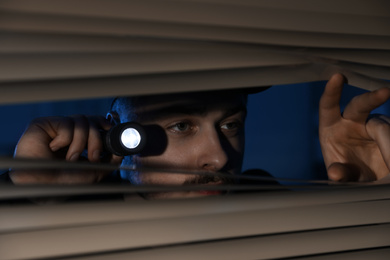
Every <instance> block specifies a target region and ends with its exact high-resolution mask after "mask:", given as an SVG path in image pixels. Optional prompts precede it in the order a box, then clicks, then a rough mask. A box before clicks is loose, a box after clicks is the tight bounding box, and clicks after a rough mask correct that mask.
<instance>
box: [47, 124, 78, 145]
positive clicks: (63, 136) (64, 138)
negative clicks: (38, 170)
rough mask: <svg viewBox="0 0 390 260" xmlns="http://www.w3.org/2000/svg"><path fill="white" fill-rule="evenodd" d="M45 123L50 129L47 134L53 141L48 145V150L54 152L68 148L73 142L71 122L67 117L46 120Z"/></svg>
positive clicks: (72, 125)
mask: <svg viewBox="0 0 390 260" xmlns="http://www.w3.org/2000/svg"><path fill="white" fill-rule="evenodd" d="M47 122H48V123H49V125H50V128H51V129H50V130H49V129H48V130H47V133H48V134H49V136H50V137H51V138H52V139H53V140H52V141H51V142H50V143H49V147H50V149H51V150H52V151H53V152H55V151H58V150H59V149H61V148H63V147H67V146H69V145H70V144H71V142H72V140H73V128H74V122H73V120H72V119H70V118H67V117H61V118H47Z"/></svg>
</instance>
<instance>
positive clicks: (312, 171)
mask: <svg viewBox="0 0 390 260" xmlns="http://www.w3.org/2000/svg"><path fill="white" fill-rule="evenodd" d="M324 86H325V82H314V83H306V84H296V85H283V86H273V87H271V88H270V89H268V90H266V91H263V92H260V93H258V94H253V95H250V96H249V101H248V118H247V123H246V151H245V160H244V166H243V170H246V169H251V168H261V169H264V170H267V171H268V172H270V173H271V174H272V175H274V176H275V177H278V178H299V179H301V178H302V179H324V178H326V172H325V169H324V166H323V161H322V155H321V150H320V146H319V141H318V102H319V99H320V96H321V93H322V91H323V88H324ZM363 92H364V91H363V90H360V89H357V88H354V87H351V86H346V87H345V89H344V92H343V98H342V101H341V106H342V107H344V106H345V104H346V103H347V102H348V101H349V100H350V98H351V97H353V96H354V95H357V94H359V93H363ZM110 103H111V98H108V99H97V100H82V101H81V100H80V101H71V102H52V103H35V104H22V105H12V106H11V105H7V106H1V107H0V110H1V111H0V112H1V115H2V116H3V118H2V122H3V126H2V131H1V133H2V135H1V138H0V155H6V156H11V155H12V153H13V150H14V147H15V144H16V143H17V140H18V138H19V137H20V136H21V134H22V133H23V131H24V129H25V127H26V126H27V124H28V122H29V121H31V120H32V119H33V118H35V117H40V116H53V115H74V114H86V115H96V114H99V115H105V114H106V112H107V111H108V109H109V106H110ZM389 107H390V105H389V102H388V103H386V104H385V105H384V106H382V107H381V108H380V109H377V110H376V111H375V112H377V113H384V114H390V113H389Z"/></svg>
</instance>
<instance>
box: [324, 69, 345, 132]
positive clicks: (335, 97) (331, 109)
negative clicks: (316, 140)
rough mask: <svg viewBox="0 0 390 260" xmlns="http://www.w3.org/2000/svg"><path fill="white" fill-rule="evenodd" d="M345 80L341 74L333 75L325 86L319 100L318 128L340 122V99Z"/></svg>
mask: <svg viewBox="0 0 390 260" xmlns="http://www.w3.org/2000/svg"><path fill="white" fill-rule="evenodd" d="M345 81H346V80H345V78H344V76H343V75H341V74H339V73H338V74H335V75H333V76H332V77H331V78H330V80H329V81H328V83H327V84H326V86H325V90H324V93H323V94H322V96H321V99H320V105H319V118H320V127H325V126H330V125H332V124H334V123H335V122H337V121H338V120H340V118H341V112H340V98H341V92H342V89H343V84H344V82H345Z"/></svg>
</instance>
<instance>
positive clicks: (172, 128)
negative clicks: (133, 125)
mask: <svg viewBox="0 0 390 260" xmlns="http://www.w3.org/2000/svg"><path fill="white" fill-rule="evenodd" d="M140 100H141V101H139V102H137V104H135V105H134V106H133V109H134V111H132V112H133V114H135V115H136V118H135V121H136V122H138V123H140V124H143V125H158V126H160V127H161V128H162V129H163V130H164V132H165V135H166V138H167V144H166V149H165V150H164V151H163V152H162V153H161V154H158V155H152V156H143V155H137V156H133V158H125V159H124V160H123V163H122V164H125V165H126V164H129V163H130V162H131V161H132V160H133V161H134V162H136V163H137V164H138V165H140V166H146V167H158V168H159V169H164V170H167V169H174V170H178V169H179V170H189V171H200V172H210V173H217V172H220V173H225V174H231V175H232V174H238V173H240V171H241V166H242V159H243V151H244V124H245V117H246V101H245V96H244V95H241V94H237V93H235V94H221V93H218V94H216V93H213V92H211V93H202V94H201V93H197V94H193V93H192V94H180V95H169V96H168V95H166V96H153V97H144V98H142V99H140ZM130 119H131V115H130V114H127V115H121V121H122V122H125V121H130ZM131 182H132V183H134V184H159V185H186V184H200V185H219V184H223V183H225V182H226V180H225V179H223V178H220V177H217V176H214V175H208V176H205V175H193V174H177V173H163V172H144V173H142V172H138V173H136V174H133V175H131ZM210 194H218V192H208V191H191V192H169V193H168V192H165V193H155V194H152V195H151V196H153V197H194V196H204V195H210Z"/></svg>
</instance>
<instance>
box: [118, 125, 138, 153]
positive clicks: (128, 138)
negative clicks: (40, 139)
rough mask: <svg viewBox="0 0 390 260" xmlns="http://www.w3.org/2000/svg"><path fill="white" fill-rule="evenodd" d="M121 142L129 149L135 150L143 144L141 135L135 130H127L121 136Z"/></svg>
mask: <svg viewBox="0 0 390 260" xmlns="http://www.w3.org/2000/svg"><path fill="white" fill-rule="evenodd" d="M121 142H122V145H123V146H124V147H126V148H127V149H135V148H137V147H138V145H139V144H140V143H141V135H140V133H139V132H138V131H137V129H135V128H131V127H129V128H126V129H125V130H123V132H122V134H121Z"/></svg>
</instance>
